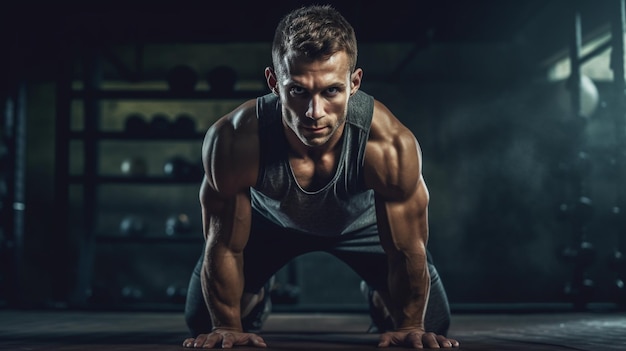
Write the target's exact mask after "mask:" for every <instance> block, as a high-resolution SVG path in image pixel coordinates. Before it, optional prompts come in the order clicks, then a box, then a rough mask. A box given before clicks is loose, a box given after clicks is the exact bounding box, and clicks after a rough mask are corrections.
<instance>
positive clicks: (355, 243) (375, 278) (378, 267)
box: [185, 211, 450, 337]
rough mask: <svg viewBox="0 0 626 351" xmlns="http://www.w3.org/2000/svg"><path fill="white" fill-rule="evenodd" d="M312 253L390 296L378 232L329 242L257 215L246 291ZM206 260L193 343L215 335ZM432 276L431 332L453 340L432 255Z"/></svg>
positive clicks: (192, 297)
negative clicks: (336, 261)
mask: <svg viewBox="0 0 626 351" xmlns="http://www.w3.org/2000/svg"><path fill="white" fill-rule="evenodd" d="M253 213H254V211H253ZM310 252H327V253H329V254H331V255H334V256H335V257H337V258H338V259H340V260H341V261H343V262H345V263H346V264H347V265H348V266H349V267H351V268H352V269H353V270H354V271H355V272H356V273H357V274H358V275H359V276H360V277H361V278H362V279H363V280H364V281H365V282H366V283H367V284H368V285H369V286H370V287H372V288H374V289H376V290H381V291H382V290H387V256H386V255H385V253H384V251H383V249H382V247H381V246H380V243H379V240H378V233H377V228H376V226H372V227H370V228H368V229H367V230H363V231H360V232H358V233H351V234H345V235H341V236H338V237H323V236H317V235H309V234H305V233H301V232H297V231H293V230H289V229H284V228H281V227H279V226H276V225H275V224H273V223H271V222H269V221H268V220H266V219H264V218H263V217H261V216H260V215H258V214H256V213H254V214H253V217H252V230H251V233H250V238H249V240H248V244H247V245H246V248H245V249H244V265H243V267H244V277H245V286H244V291H246V292H250V293H257V292H259V291H260V289H261V288H262V287H263V285H264V284H265V283H266V282H267V281H268V280H269V279H270V278H271V276H272V275H273V274H275V273H276V272H277V271H278V270H280V269H281V268H282V267H283V266H285V265H286V264H287V263H288V262H290V261H291V260H293V259H294V258H296V257H298V256H301V255H303V254H306V253H310ZM203 256H204V250H202V254H201V255H200V258H199V259H198V263H197V264H196V267H195V269H194V271H193V273H192V275H191V279H190V281H189V287H188V289H187V301H186V305H185V320H186V322H187V326H188V328H189V331H190V333H191V336H192V337H195V336H197V335H198V334H203V333H208V332H210V331H211V318H210V316H209V311H208V309H207V306H206V303H205V300H204V296H203V294H202V285H201V283H200V272H201V269H202V261H203V259H204V257H203ZM428 270H429V273H430V296H429V298H428V306H427V308H426V317H425V327H426V331H432V332H435V333H437V334H441V335H447V332H448V328H449V326H450V308H449V305H448V298H447V296H446V292H445V289H444V286H443V283H442V281H441V279H440V277H439V274H438V273H437V270H436V268H435V266H434V264H433V263H432V259H431V257H430V254H429V255H428ZM355 288H358V287H355Z"/></svg>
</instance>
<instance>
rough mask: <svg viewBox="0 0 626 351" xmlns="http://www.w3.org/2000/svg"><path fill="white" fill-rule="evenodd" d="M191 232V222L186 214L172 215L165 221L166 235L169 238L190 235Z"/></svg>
mask: <svg viewBox="0 0 626 351" xmlns="http://www.w3.org/2000/svg"><path fill="white" fill-rule="evenodd" d="M190 232H191V221H190V220H189V216H187V215H186V214H185V213H179V214H177V215H171V216H169V217H167V220H166V221H165V234H167V235H169V236H175V235H181V234H189V233H190Z"/></svg>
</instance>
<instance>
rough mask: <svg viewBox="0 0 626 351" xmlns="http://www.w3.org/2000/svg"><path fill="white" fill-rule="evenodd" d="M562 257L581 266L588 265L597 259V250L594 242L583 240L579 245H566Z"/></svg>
mask: <svg viewBox="0 0 626 351" xmlns="http://www.w3.org/2000/svg"><path fill="white" fill-rule="evenodd" d="M561 257H563V258H564V259H565V260H566V261H571V262H574V263H575V264H576V265H577V266H579V267H588V266H590V265H591V264H592V263H593V262H594V261H595V258H596V250H595V248H594V246H593V244H592V243H590V242H588V241H581V242H580V244H579V245H578V247H571V246H568V247H565V248H564V249H563V250H562V251H561Z"/></svg>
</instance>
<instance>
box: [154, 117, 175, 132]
mask: <svg viewBox="0 0 626 351" xmlns="http://www.w3.org/2000/svg"><path fill="white" fill-rule="evenodd" d="M171 127H172V124H171V123H170V119H169V118H168V117H167V116H166V115H165V114H163V113H156V114H154V115H153V116H152V118H151V119H150V133H151V134H154V135H166V134H169V133H171Z"/></svg>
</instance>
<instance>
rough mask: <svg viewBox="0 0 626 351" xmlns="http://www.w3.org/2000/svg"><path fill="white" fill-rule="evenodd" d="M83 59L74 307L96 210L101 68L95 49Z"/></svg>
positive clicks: (86, 277)
mask: <svg viewBox="0 0 626 351" xmlns="http://www.w3.org/2000/svg"><path fill="white" fill-rule="evenodd" d="M83 49H84V52H83V54H84V57H83V70H84V72H83V74H84V76H83V90H84V93H85V98H84V100H83V119H84V126H85V130H84V139H83V145H84V172H83V207H82V210H83V211H84V213H83V217H82V218H83V221H84V222H83V230H82V232H81V233H79V235H80V237H79V243H80V245H79V247H80V249H79V250H80V251H79V252H78V255H79V256H78V259H79V263H78V265H79V267H78V272H77V273H78V279H77V282H76V289H75V295H74V298H73V302H74V304H77V305H84V304H86V303H87V298H88V296H89V290H90V288H91V283H92V275H93V261H94V250H95V247H94V245H95V227H96V210H97V205H96V204H97V183H98V181H97V177H98V163H99V157H98V153H99V150H98V141H97V134H98V129H99V126H100V103H99V101H98V99H97V97H96V92H97V90H98V89H99V88H100V81H101V67H100V55H99V52H98V50H97V48H96V47H95V46H93V45H91V44H86V45H85V46H84V48H83Z"/></svg>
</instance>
